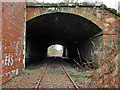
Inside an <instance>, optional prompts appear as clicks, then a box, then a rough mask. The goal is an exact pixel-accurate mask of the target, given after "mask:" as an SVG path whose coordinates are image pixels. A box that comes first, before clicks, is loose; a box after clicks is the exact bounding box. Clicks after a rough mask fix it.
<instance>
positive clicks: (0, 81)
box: [0, 3, 2, 84]
mask: <svg viewBox="0 0 120 90" xmlns="http://www.w3.org/2000/svg"><path fill="white" fill-rule="evenodd" d="M1 63H2V4H1V3H0V84H1V83H2V80H1V78H2V76H1V75H2V69H1V68H2V66H1Z"/></svg>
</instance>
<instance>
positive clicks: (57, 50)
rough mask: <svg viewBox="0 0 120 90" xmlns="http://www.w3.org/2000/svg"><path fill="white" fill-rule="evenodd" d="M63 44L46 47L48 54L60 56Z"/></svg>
mask: <svg viewBox="0 0 120 90" xmlns="http://www.w3.org/2000/svg"><path fill="white" fill-rule="evenodd" d="M62 54H63V46H61V45H58V44H55V45H51V46H49V47H48V56H62Z"/></svg>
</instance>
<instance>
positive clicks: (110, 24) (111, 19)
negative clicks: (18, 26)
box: [27, 6, 117, 34]
mask: <svg viewBox="0 0 120 90" xmlns="http://www.w3.org/2000/svg"><path fill="white" fill-rule="evenodd" d="M55 12H60V13H69V14H75V15H79V16H81V17H84V18H86V19H88V20H90V21H91V22H93V23H94V24H96V25H97V26H98V27H99V28H101V30H103V32H104V33H105V34H116V27H117V16H116V15H114V14H113V13H111V12H110V11H107V10H105V9H102V10H101V9H100V8H93V7H78V8H75V7H74V8H72V7H69V8H67V7H48V8H42V7H32V6H31V7H27V21H28V20H30V19H33V18H35V17H37V16H40V15H44V14H50V13H55Z"/></svg>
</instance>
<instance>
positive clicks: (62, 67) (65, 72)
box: [35, 62, 78, 90]
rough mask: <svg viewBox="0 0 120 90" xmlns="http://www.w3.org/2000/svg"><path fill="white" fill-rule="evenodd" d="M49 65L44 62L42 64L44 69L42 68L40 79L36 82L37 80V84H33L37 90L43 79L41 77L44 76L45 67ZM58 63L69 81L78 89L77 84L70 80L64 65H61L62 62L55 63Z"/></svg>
mask: <svg viewBox="0 0 120 90" xmlns="http://www.w3.org/2000/svg"><path fill="white" fill-rule="evenodd" d="M49 65H50V64H46V65H45V66H44V69H43V71H42V74H41V76H40V79H39V80H38V82H37V84H36V86H35V90H37V89H39V88H40V85H41V81H42V80H43V77H44V76H45V72H46V71H47V68H48V67H49ZM58 65H59V66H60V67H61V69H62V71H63V72H64V74H65V76H67V77H68V79H69V81H70V83H72V84H73V86H74V89H78V86H77V85H76V83H75V82H74V81H73V80H72V78H71V77H70V75H69V74H68V72H67V70H66V69H65V67H64V66H63V65H62V63H61V62H59V64H57V66H58Z"/></svg>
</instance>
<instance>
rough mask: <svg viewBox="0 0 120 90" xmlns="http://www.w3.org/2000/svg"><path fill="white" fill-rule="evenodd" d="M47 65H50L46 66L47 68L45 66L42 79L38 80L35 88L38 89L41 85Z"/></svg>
mask: <svg viewBox="0 0 120 90" xmlns="http://www.w3.org/2000/svg"><path fill="white" fill-rule="evenodd" d="M47 66H48V65H46V66H45V68H44V70H43V72H42V74H41V76H40V79H39V81H38V82H37V84H36V86H35V90H37V89H38V87H39V85H40V82H41V80H42V77H43V75H44V73H45V71H46V69H47Z"/></svg>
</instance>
